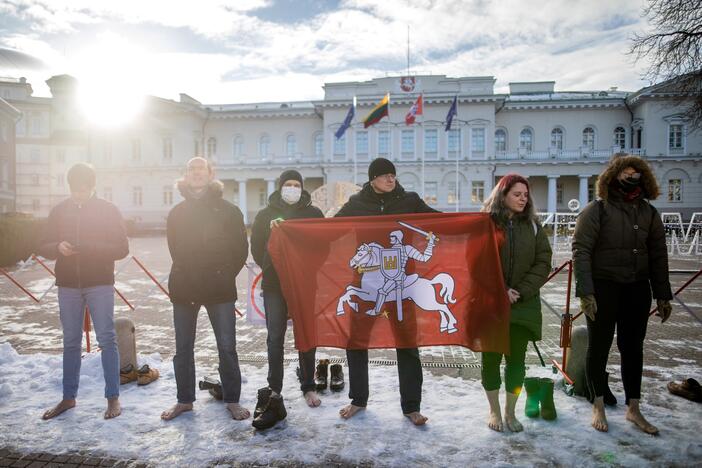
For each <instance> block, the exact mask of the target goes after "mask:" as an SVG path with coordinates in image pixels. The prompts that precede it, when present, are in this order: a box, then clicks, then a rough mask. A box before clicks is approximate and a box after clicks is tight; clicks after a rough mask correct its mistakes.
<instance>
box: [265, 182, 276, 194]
mask: <svg viewBox="0 0 702 468" xmlns="http://www.w3.org/2000/svg"><path fill="white" fill-rule="evenodd" d="M266 182H267V183H268V196H269V197H270V196H271V193H273V192H275V179H266Z"/></svg>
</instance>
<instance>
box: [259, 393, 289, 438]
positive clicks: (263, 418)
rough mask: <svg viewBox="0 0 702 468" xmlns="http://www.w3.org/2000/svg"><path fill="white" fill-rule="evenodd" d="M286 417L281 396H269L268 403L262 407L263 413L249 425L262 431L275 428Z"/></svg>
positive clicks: (286, 413)
mask: <svg viewBox="0 0 702 468" xmlns="http://www.w3.org/2000/svg"><path fill="white" fill-rule="evenodd" d="M287 416H288V412H287V411H286V409H285V403H284V402H283V396H282V395H278V394H276V395H273V394H271V396H270V398H268V402H267V403H266V405H265V406H264V407H263V411H262V412H261V414H259V415H258V416H257V417H256V418H255V419H254V420H253V422H252V423H251V425H252V426H253V427H255V428H256V429H258V430H260V431H262V430H265V429H269V428H271V427H273V426H275V424H276V423H277V422H278V421H282V420H283V419H285V418H286V417H287Z"/></svg>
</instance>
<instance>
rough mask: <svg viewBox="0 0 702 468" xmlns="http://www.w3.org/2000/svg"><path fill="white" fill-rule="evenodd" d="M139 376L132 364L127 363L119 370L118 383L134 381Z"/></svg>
mask: <svg viewBox="0 0 702 468" xmlns="http://www.w3.org/2000/svg"><path fill="white" fill-rule="evenodd" d="M138 377H139V376H138V375H137V371H136V369H135V368H134V366H133V365H131V364H127V365H126V366H124V367H123V368H121V369H120V370H119V383H120V385H124V384H128V383H129V382H134V381H135V380H137V378H138Z"/></svg>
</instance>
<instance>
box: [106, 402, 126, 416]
mask: <svg viewBox="0 0 702 468" xmlns="http://www.w3.org/2000/svg"><path fill="white" fill-rule="evenodd" d="M120 414H122V406H121V405H120V404H119V398H118V397H114V398H108V399H107V409H106V410H105V419H112V418H116V417H117V416H119V415H120Z"/></svg>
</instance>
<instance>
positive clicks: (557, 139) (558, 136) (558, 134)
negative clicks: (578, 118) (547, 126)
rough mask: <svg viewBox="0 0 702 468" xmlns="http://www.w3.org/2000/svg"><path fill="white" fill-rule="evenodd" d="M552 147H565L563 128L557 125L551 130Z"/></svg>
mask: <svg viewBox="0 0 702 468" xmlns="http://www.w3.org/2000/svg"><path fill="white" fill-rule="evenodd" d="M551 148H552V149H556V150H562V149H563V129H561V128H558V127H556V128H554V129H553V130H551Z"/></svg>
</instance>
